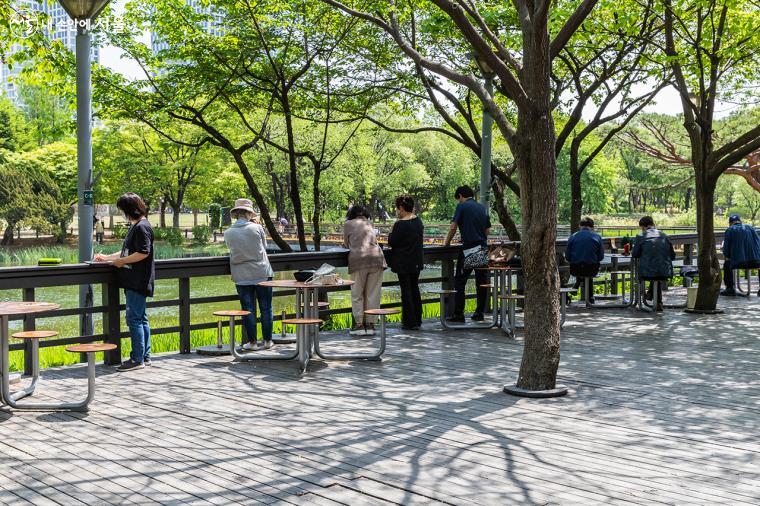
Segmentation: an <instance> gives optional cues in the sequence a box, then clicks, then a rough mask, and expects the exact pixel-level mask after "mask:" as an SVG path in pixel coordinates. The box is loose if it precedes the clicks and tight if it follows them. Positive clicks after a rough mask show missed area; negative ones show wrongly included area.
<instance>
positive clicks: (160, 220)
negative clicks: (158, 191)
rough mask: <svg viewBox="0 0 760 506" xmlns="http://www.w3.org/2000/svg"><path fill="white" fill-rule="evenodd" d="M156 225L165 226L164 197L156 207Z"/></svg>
mask: <svg viewBox="0 0 760 506" xmlns="http://www.w3.org/2000/svg"><path fill="white" fill-rule="evenodd" d="M158 226H159V227H161V228H166V199H162V200H161V204H160V205H159V207H158Z"/></svg>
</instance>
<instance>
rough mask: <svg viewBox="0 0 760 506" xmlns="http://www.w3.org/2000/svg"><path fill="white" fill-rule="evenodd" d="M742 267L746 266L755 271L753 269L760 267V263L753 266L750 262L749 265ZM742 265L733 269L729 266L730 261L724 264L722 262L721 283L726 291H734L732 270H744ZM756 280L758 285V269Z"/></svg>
mask: <svg viewBox="0 0 760 506" xmlns="http://www.w3.org/2000/svg"><path fill="white" fill-rule="evenodd" d="M744 265H747V266H748V268H753V269H755V268H759V267H760V262H758V263H757V264H755V263H754V262H751V263H749V264H744ZM744 265H741V266H740V267H734V266H733V265H732V264H731V260H728V259H727V260H726V261H725V262H723V283H724V284H725V285H726V290H735V289H736V280H735V279H734V269H737V268H738V269H744ZM757 279H758V283H760V269H758V273H757Z"/></svg>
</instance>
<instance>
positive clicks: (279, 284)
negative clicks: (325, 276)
mask: <svg viewBox="0 0 760 506" xmlns="http://www.w3.org/2000/svg"><path fill="white" fill-rule="evenodd" d="M353 284H354V282H353V281H351V280H350V279H344V280H343V283H342V284H340V285H312V284H311V283H304V282H302V281H296V280H295V279H273V280H272V281H262V282H260V283H259V286H269V287H272V288H306V289H308V288H329V287H331V286H351V285H353Z"/></svg>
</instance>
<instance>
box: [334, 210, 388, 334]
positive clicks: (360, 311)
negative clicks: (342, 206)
mask: <svg viewBox="0 0 760 506" xmlns="http://www.w3.org/2000/svg"><path fill="white" fill-rule="evenodd" d="M346 218H347V221H346V223H345V224H344V225H343V246H344V247H346V248H348V249H349V252H348V273H349V274H350V275H351V279H352V280H353V282H354V284H353V285H351V311H352V313H353V317H354V324H353V326H352V327H351V331H350V333H351V335H360V336H364V335H373V334H374V333H375V321H376V320H377V319H376V318H375V317H373V316H367V315H365V314H364V311H365V310H367V309H379V308H380V297H381V290H382V284H383V270H384V269H385V268H386V267H387V266H386V263H385V256H384V255H383V250H382V249H380V245H379V244H378V242H377V235H376V234H375V231H374V229H373V227H372V223H371V222H370V221H369V220H370V215H369V211H368V210H367V208H365V207H364V206H361V205H354V206H351V208H350V209H349V210H348V214H347V216H346Z"/></svg>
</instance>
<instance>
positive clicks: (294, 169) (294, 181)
mask: <svg viewBox="0 0 760 506" xmlns="http://www.w3.org/2000/svg"><path fill="white" fill-rule="evenodd" d="M282 113H283V115H284V116H285V130H286V131H287V136H288V164H289V165H290V200H291V202H292V203H293V214H294V215H295V219H296V229H297V231H298V245H299V247H300V249H301V251H307V249H308V248H307V247H306V230H305V229H306V227H305V225H304V222H303V208H302V206H301V194H300V193H299V192H298V186H299V184H298V164H297V160H296V149H295V134H294V133H293V118H292V117H291V115H290V102H289V100H288V94H287V92H286V93H284V94H283V98H282Z"/></svg>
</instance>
